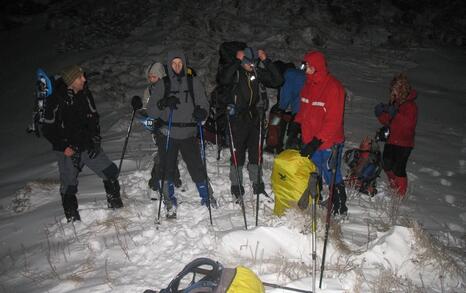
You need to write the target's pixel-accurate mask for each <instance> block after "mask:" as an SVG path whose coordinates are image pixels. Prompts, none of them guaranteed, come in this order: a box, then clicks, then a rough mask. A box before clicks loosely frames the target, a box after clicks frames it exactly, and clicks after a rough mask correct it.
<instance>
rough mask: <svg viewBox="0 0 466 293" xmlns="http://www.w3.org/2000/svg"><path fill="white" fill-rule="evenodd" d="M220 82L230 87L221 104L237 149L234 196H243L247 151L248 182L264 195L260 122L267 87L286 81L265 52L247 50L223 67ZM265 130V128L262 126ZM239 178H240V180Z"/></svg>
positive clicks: (219, 76)
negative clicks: (260, 161) (260, 157)
mask: <svg viewBox="0 0 466 293" xmlns="http://www.w3.org/2000/svg"><path fill="white" fill-rule="evenodd" d="M217 81H218V82H219V83H220V85H223V86H228V87H229V89H228V94H227V95H225V96H224V97H223V101H220V102H221V103H222V104H224V105H226V112H227V114H228V116H229V120H230V123H231V129H232V136H233V143H234V145H235V148H236V159H237V161H236V166H237V167H238V174H239V175H236V170H235V162H234V158H233V157H232V158H231V165H230V181H231V193H232V194H233V195H235V197H236V198H238V197H239V196H240V194H241V195H242V194H244V188H243V184H242V181H243V180H242V177H243V176H242V169H243V165H244V163H245V157H246V150H247V152H248V160H249V164H248V172H249V179H250V180H251V181H252V182H253V190H254V193H255V194H258V193H265V190H264V182H263V180H262V176H261V175H260V174H261V172H260V171H261V170H260V169H259V148H258V146H259V128H260V127H259V126H260V125H259V123H262V122H263V119H264V113H265V111H266V110H267V107H268V97H267V93H266V91H265V87H279V86H280V85H281V84H282V83H283V78H282V77H281V75H280V72H279V71H278V69H277V68H276V66H275V65H274V64H273V63H272V62H271V60H270V59H269V58H267V54H266V53H265V51H263V50H258V51H255V50H253V49H252V48H249V47H246V48H245V49H244V50H238V51H237V52H236V59H235V60H234V61H232V62H231V63H230V64H227V65H224V66H223V67H222V68H221V69H220V70H219V72H218V76H217ZM263 128H264V127H263ZM238 176H239V178H237V177H238Z"/></svg>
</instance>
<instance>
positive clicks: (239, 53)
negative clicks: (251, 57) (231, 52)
mask: <svg viewBox="0 0 466 293" xmlns="http://www.w3.org/2000/svg"><path fill="white" fill-rule="evenodd" d="M236 59H238V60H240V61H243V59H244V51H243V50H239V51H237V52H236Z"/></svg>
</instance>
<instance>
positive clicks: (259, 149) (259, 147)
mask: <svg viewBox="0 0 466 293" xmlns="http://www.w3.org/2000/svg"><path fill="white" fill-rule="evenodd" d="M262 119H263V117H262V114H259V143H258V144H257V157H258V158H257V187H258V188H257V189H259V184H260V181H261V171H262ZM259 194H260V193H259V190H257V194H256V227H257V226H258V223H259Z"/></svg>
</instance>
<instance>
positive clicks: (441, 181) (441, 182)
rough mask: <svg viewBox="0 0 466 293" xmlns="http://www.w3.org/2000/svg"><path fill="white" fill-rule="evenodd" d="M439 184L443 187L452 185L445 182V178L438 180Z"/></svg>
mask: <svg viewBox="0 0 466 293" xmlns="http://www.w3.org/2000/svg"><path fill="white" fill-rule="evenodd" d="M440 184H442V185H443V186H451V185H452V183H451V181H449V180H447V179H445V178H442V179H440Z"/></svg>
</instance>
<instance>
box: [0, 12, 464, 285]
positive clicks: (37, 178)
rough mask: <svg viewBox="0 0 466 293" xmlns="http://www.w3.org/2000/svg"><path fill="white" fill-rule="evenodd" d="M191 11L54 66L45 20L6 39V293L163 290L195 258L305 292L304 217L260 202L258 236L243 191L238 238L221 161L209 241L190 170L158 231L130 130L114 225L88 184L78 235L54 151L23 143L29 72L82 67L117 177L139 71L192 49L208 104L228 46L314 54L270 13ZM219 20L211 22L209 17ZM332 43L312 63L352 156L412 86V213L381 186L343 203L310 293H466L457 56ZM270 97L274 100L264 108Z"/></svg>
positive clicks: (2, 130)
mask: <svg viewBox="0 0 466 293" xmlns="http://www.w3.org/2000/svg"><path fill="white" fill-rule="evenodd" d="M165 8H166V7H165ZM184 8H190V7H184ZM191 8H192V9H184V10H183V11H181V10H180V11H177V10H167V9H164V10H163V11H162V12H163V14H159V16H160V17H162V15H163V18H162V19H163V20H167V19H171V20H172V21H171V22H168V21H161V20H160V18H159V17H158V16H157V15H153V17H150V18H148V20H147V21H146V22H144V24H143V25H142V26H140V27H138V28H136V29H135V30H134V31H133V32H132V34H131V36H130V37H129V38H127V39H125V40H122V41H121V42H118V43H117V44H115V45H113V46H110V47H105V48H98V49H92V50H85V51H82V52H80V53H79V54H77V53H72V52H68V53H60V54H57V53H56V52H55V50H54V49H53V48H51V47H52V46H51V44H56V43H58V42H59V41H58V40H57V36H56V35H55V34H54V33H53V31H44V30H43V28H42V27H43V24H44V23H45V21H46V20H45V17H43V16H36V17H34V18H33V19H32V20H31V22H30V23H29V24H27V25H25V26H23V27H21V28H18V29H16V30H12V31H3V32H0V39H1V40H2V44H7V45H6V46H5V45H2V49H1V50H0V53H1V60H2V67H3V68H2V69H3V70H2V71H1V73H0V74H1V78H0V85H1V88H2V93H1V99H0V106H1V111H2V115H1V117H0V122H1V123H0V136H1V137H2V139H1V142H0V146H1V152H0V162H1V164H0V241H1V242H0V245H1V246H0V290H1V291H3V292H90V291H92V292H142V291H143V290H144V289H147V288H155V289H160V288H163V287H165V286H166V285H168V283H169V281H170V280H171V279H172V278H173V277H174V276H175V275H176V273H177V272H179V271H180V270H181V269H182V268H183V266H184V265H185V264H186V263H188V262H189V261H191V260H192V259H194V258H196V257H210V258H213V259H215V260H218V261H220V262H221V263H223V264H224V265H225V266H227V267H233V266H237V265H239V264H243V265H245V266H248V267H250V268H251V269H253V270H254V271H255V272H256V273H257V274H258V275H259V276H260V277H261V279H262V280H263V281H267V282H270V283H275V284H281V285H287V286H290V287H295V288H302V289H306V290H310V289H311V276H310V271H311V254H310V253H311V234H310V233H309V223H310V218H309V215H308V214H306V213H301V212H298V211H294V210H291V211H290V212H289V213H288V214H287V215H285V216H284V217H282V218H277V217H275V216H273V215H272V210H273V203H271V202H268V201H266V200H264V201H263V202H261V206H260V207H261V208H260V214H259V227H254V218H255V215H254V209H253V206H254V201H255V198H254V197H253V196H252V195H251V186H250V185H249V184H246V186H245V187H246V194H247V195H246V198H245V200H246V211H247V218H248V224H249V228H250V229H249V230H248V231H245V230H244V229H243V219H242V215H241V212H240V209H239V207H238V205H236V204H234V203H232V198H231V195H230V194H229V186H230V183H229V179H228V169H229V168H228V159H229V154H228V151H227V150H224V151H223V152H222V156H221V159H220V160H219V161H217V160H216V148H215V147H214V146H210V145H209V146H208V147H207V164H208V173H209V176H210V178H211V179H212V184H213V189H214V192H215V193H214V195H215V196H216V197H217V199H218V201H219V205H220V207H219V208H218V209H216V210H213V211H212V215H213V226H210V224H209V217H208V211H207V209H206V208H202V207H200V204H199V198H198V195H197V191H196V188H195V186H194V184H193V183H192V182H191V180H190V178H189V175H188V173H187V170H186V166H185V165H184V163H183V162H181V163H180V169H181V175H182V180H183V186H182V187H181V188H179V189H177V191H176V192H177V196H178V197H179V199H180V200H181V202H182V203H181V204H180V207H179V212H178V219H177V220H175V221H168V220H165V219H162V222H161V224H160V225H156V224H155V223H154V219H155V217H156V214H157V208H158V202H154V201H150V200H149V198H148V192H149V191H148V189H147V181H148V179H149V177H150V174H149V173H150V168H151V167H152V155H153V152H154V151H155V147H154V146H153V143H152V141H151V138H150V135H149V134H148V133H147V132H145V131H144V130H143V128H142V127H140V126H139V125H135V126H134V129H133V131H134V132H133V133H132V134H131V138H130V143H129V146H128V153H127V156H126V160H125V161H124V165H123V166H124V167H123V169H124V170H123V172H122V174H121V176H120V181H121V185H122V191H123V201H124V203H125V208H124V209H122V210H119V211H111V210H108V209H107V208H106V201H105V195H104V189H103V184H102V183H101V181H100V180H99V179H98V178H97V177H96V176H95V175H93V174H92V173H91V172H90V171H89V170H86V169H85V170H84V171H83V173H82V174H81V175H80V185H79V194H78V199H79V204H80V213H81V217H82V222H77V223H75V224H74V225H73V224H68V223H66V221H65V220H64V219H63V212H62V208H61V202H60V196H59V192H58V187H59V185H58V177H57V176H58V174H57V166H56V163H55V162H54V160H53V155H52V154H51V152H50V151H49V149H50V146H49V145H48V143H47V142H45V141H44V139H37V138H35V137H33V136H32V135H26V134H25V132H24V129H25V127H26V125H27V123H28V122H29V119H30V109H31V99H32V97H31V96H32V87H33V79H34V72H35V69H36V68H37V67H39V66H40V67H43V68H45V69H46V70H47V71H49V72H58V71H59V69H60V68H61V67H63V66H65V65H68V64H71V63H80V64H82V66H83V67H84V68H85V69H86V70H87V71H88V72H91V73H93V74H92V77H91V78H90V81H89V85H90V87H91V90H92V91H93V93H94V96H95V98H96V100H97V103H98V109H99V112H100V114H101V121H102V126H103V136H104V144H103V145H104V149H105V150H106V152H107V153H108V154H109V155H110V157H111V158H113V159H114V160H115V162H117V163H118V160H119V157H120V153H121V149H122V145H123V142H124V138H125V135H126V130H127V127H128V123H129V119H130V111H131V109H130V105H129V99H130V98H131V97H132V96H133V95H135V94H137V95H141V94H142V91H143V89H144V86H145V79H144V76H143V70H144V68H145V65H147V64H148V63H150V62H152V61H154V60H162V61H164V58H165V53H166V52H167V50H168V49H169V48H172V47H181V48H183V49H185V51H186V52H187V55H188V56H189V59H190V60H191V61H192V62H191V65H192V66H193V67H194V68H195V69H196V70H197V72H198V75H199V76H200V77H201V78H202V80H203V81H204V84H205V85H206V88H207V91H208V92H210V91H211V90H212V88H213V86H214V76H215V73H216V64H217V61H218V55H217V49H218V46H219V44H220V43H221V42H222V41H226V40H244V41H246V42H248V44H249V45H251V46H254V47H262V48H265V49H266V51H267V52H268V53H269V54H270V57H271V58H272V59H281V60H284V61H292V62H295V63H298V62H299V61H300V60H301V58H302V56H303V54H304V53H305V52H306V51H308V50H309V49H311V48H313V45H312V34H313V33H314V32H313V31H312V27H303V26H302V21H301V20H299V19H297V20H296V22H293V23H291V24H290V23H289V22H287V21H285V20H284V19H281V18H280V17H277V16H278V15H277V12H275V14H271V18H270V21H269V22H268V23H266V24H265V23H263V21H259V20H258V19H256V18H254V13H255V12H254V10H252V9H245V10H244V11H242V12H244V13H241V14H239V15H240V16H236V15H237V11H236V12H235V11H234V7H233V8H231V10H230V12H220V11H219V10H216V9H215V8H209V9H204V10H196V9H194V8H195V7H191ZM249 8H250V7H249ZM238 10H239V8H238ZM162 12H160V11H159V13H162ZM270 13H272V12H270ZM295 13H298V12H295ZM214 14H215V15H217V17H216V18H215V19H212V18H211V17H208V16H209V15H214ZM314 17H315V19H316V20H315V21H318V20H320V21H325V19H324V18H319V17H317V15H314ZM309 19H311V18H310V17H309ZM177 24H178V25H177ZM189 24H190V25H189ZM326 33H327V35H328V38H329V41H328V43H327V44H326V47H325V48H321V50H322V51H323V52H324V53H325V54H326V56H327V57H328V63H329V67H330V70H331V72H332V73H333V74H334V75H335V76H337V77H338V78H339V79H340V80H341V81H342V82H343V84H344V85H345V87H346V89H347V91H348V93H349V95H348V101H347V107H346V115H345V132H346V137H347V142H346V146H347V147H352V146H355V145H358V144H359V142H360V141H361V139H362V138H363V137H364V136H366V135H373V134H374V132H375V130H376V129H377V128H378V125H377V122H376V119H375V118H374V117H373V106H374V105H375V104H376V103H378V102H380V101H385V100H386V97H387V95H388V84H389V81H390V79H391V77H392V76H393V74H394V73H396V72H399V71H401V70H406V71H407V72H408V75H409V77H410V79H411V81H412V84H413V85H414V87H415V88H416V89H417V90H418V93H419V98H418V101H417V103H418V106H419V119H418V128H417V135H416V147H415V149H414V151H413V153H412V156H411V160H410V162H409V166H408V172H409V174H408V177H409V183H410V191H409V196H408V198H407V200H405V201H403V202H401V203H400V202H399V201H397V200H394V199H393V197H392V196H391V194H390V192H389V191H388V189H387V185H386V182H385V177H384V176H382V177H381V178H380V179H379V186H378V189H379V193H378V194H377V196H375V197H374V198H369V197H367V196H364V195H359V194H357V193H356V192H353V191H351V190H350V189H348V194H349V209H350V210H349V218H348V220H346V221H344V222H339V223H336V222H335V223H333V224H332V229H331V234H330V241H329V247H328V250H327V263H326V271H325V275H324V279H323V288H322V290H318V292H464V291H465V276H466V273H465V263H466V256H465V251H466V250H465V247H466V245H465V241H466V237H465V228H464V227H465V226H466V225H465V222H466V208H465V206H466V202H465V196H464V192H465V190H466V188H465V187H466V184H465V183H464V182H465V180H464V179H465V174H466V134H465V129H466V120H465V118H464V117H465V116H464V114H463V111H464V110H465V109H466V107H465V106H466V105H465V99H464V98H465V94H466V84H465V83H464V76H466V66H465V65H466V56H465V54H464V50H463V51H460V50H459V49H457V48H438V47H422V48H421V47H415V48H408V49H402V50H401V49H395V48H391V47H382V48H380V47H379V48H372V47H370V46H367V44H361V45H354V46H348V45H346V44H345V43H342V42H339V41H338V34H337V31H334V30H332V29H331V27H330V28H329V31H328V32H326ZM38 36H40V37H38ZM363 41H366V42H363ZM371 41H372V39H371V40H369V39H366V40H362V41H360V42H363V43H370V42H371ZM363 45H365V46H363ZM274 94H275V93H274V91H273V90H271V91H270V96H271V98H272V99H273V95H274ZM272 164H273V156H272V155H270V154H266V155H265V162H264V179H265V181H266V183H267V187H266V189H267V190H268V191H270V192H271V187H270V174H271V169H272ZM318 213H319V221H318V229H317V237H318V238H317V254H318V263H320V258H321V256H322V245H323V237H324V228H325V227H324V226H325V224H324V217H325V210H324V209H321V208H319V209H318ZM317 277H319V275H318V276H317ZM268 289H270V288H268ZM267 292H285V291H282V290H278V289H275V290H267Z"/></svg>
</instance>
